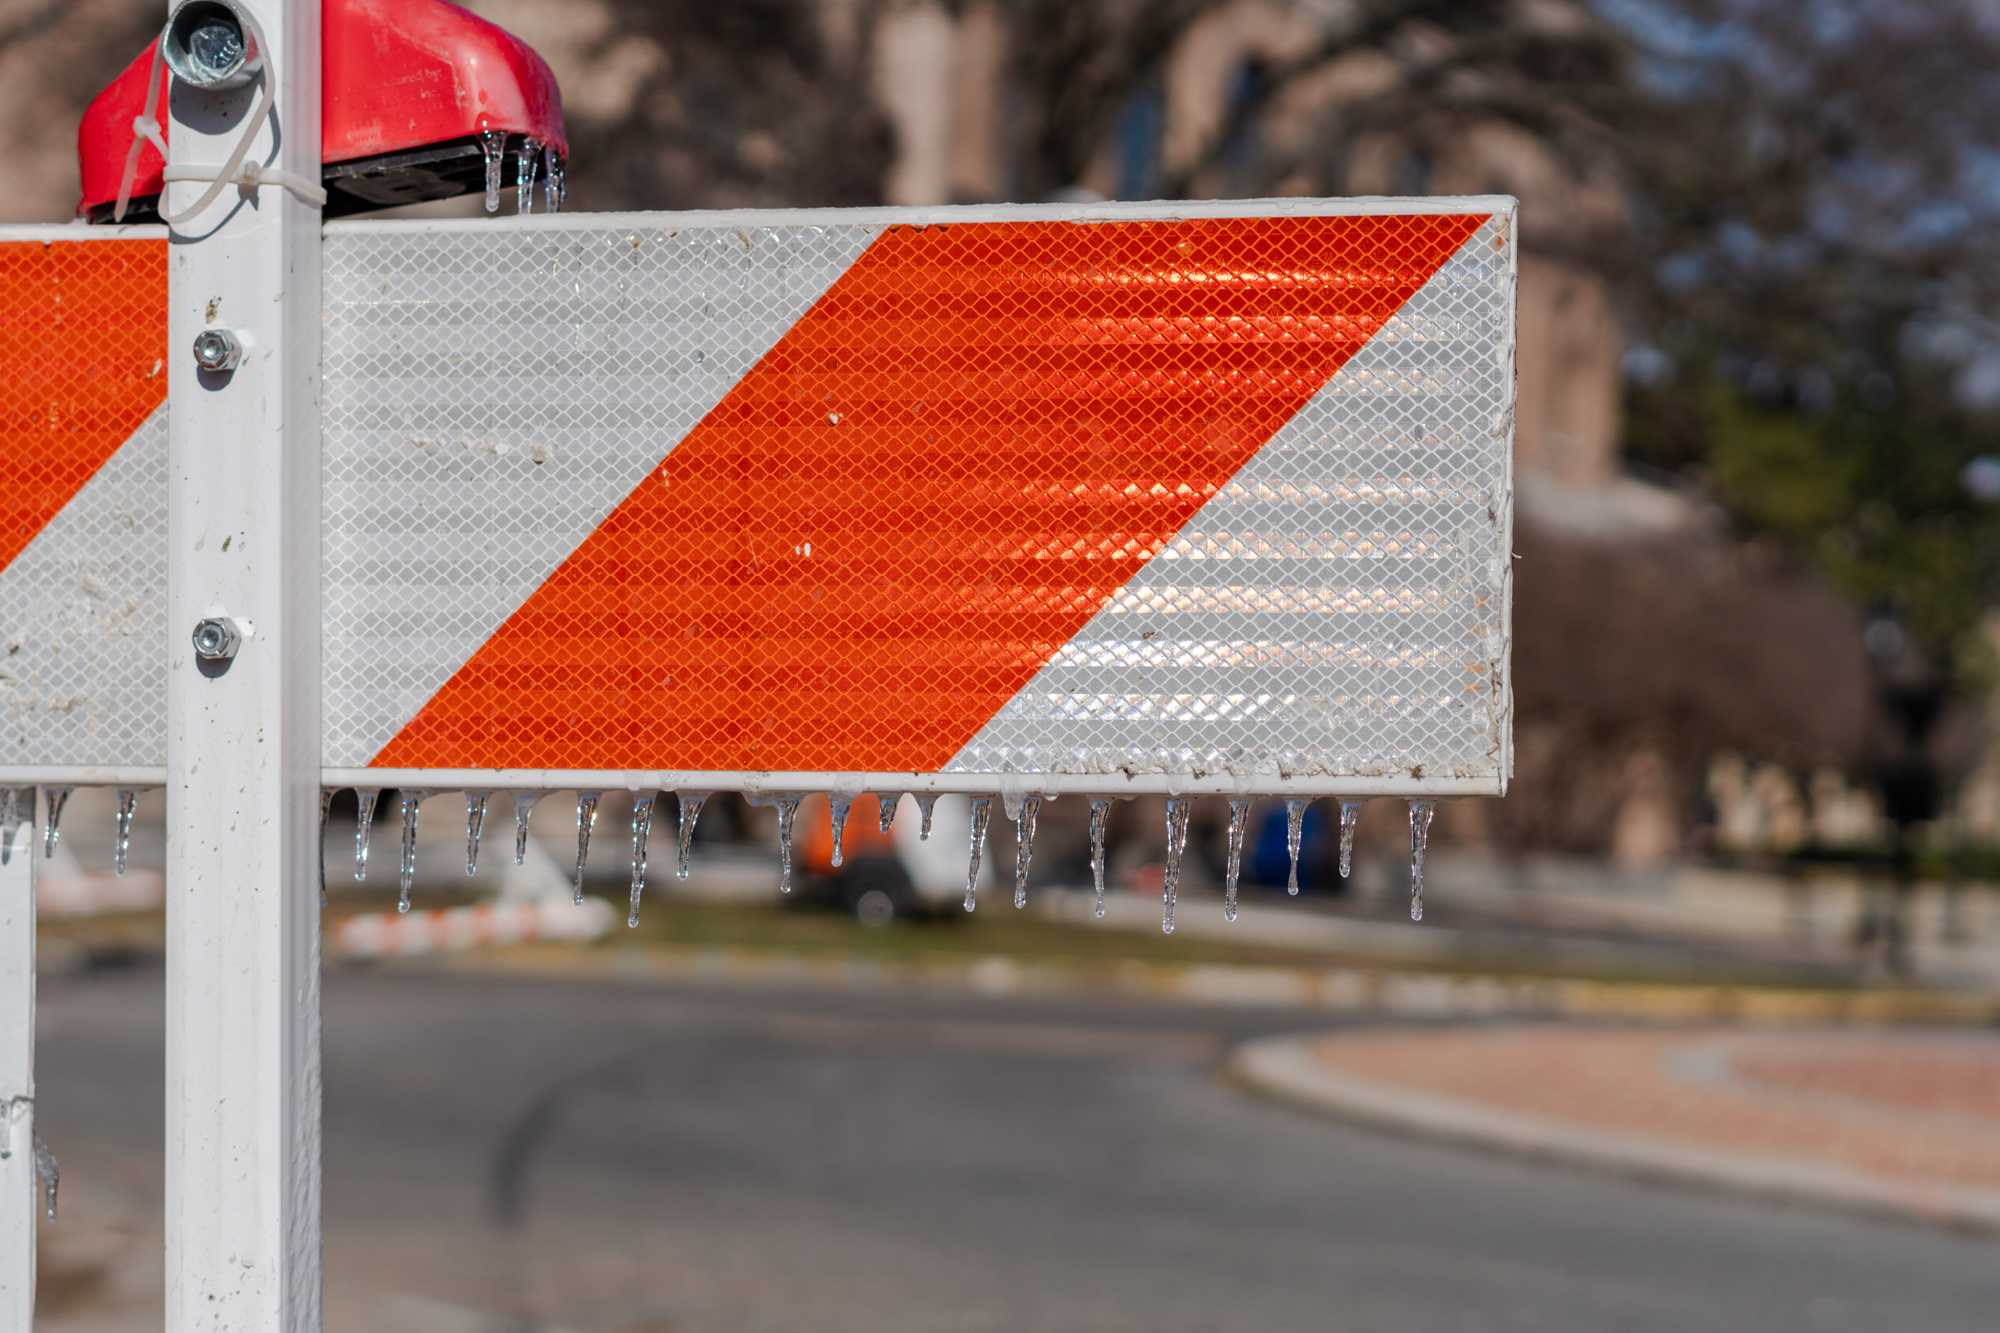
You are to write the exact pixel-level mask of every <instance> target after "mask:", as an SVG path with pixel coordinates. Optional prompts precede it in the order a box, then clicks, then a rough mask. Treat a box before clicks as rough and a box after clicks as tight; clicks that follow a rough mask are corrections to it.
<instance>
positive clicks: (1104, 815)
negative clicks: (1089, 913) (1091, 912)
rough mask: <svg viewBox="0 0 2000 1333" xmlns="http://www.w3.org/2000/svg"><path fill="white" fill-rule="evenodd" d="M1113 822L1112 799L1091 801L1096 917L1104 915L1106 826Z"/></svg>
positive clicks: (1091, 868)
mask: <svg viewBox="0 0 2000 1333" xmlns="http://www.w3.org/2000/svg"><path fill="white" fill-rule="evenodd" d="M1110 820H1111V798H1110V797H1108V796H1093V797H1091V799H1090V878H1091V880H1092V881H1093V882H1095V884H1096V885H1097V907H1096V910H1095V915H1096V916H1098V917H1099V918H1102V917H1103V915H1104V826H1105V825H1106V824H1107V823H1109V822H1110Z"/></svg>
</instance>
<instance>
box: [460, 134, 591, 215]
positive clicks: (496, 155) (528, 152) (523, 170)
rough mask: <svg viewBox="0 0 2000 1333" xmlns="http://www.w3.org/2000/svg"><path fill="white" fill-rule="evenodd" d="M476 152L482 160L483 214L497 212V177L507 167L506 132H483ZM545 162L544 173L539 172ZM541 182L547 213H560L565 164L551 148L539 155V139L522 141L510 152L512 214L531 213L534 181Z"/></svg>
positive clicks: (566, 189) (566, 177) (565, 182)
mask: <svg viewBox="0 0 2000 1333" xmlns="http://www.w3.org/2000/svg"><path fill="white" fill-rule="evenodd" d="M479 148H480V152H481V153H482V154H483V155H484V157H485V159H486V211H487V212H489V213H498V212H499V211H500V178H501V176H502V175H503V174H504V173H505V171H506V165H507V132H506V131H505V130H484V131H481V133H480V135H479ZM545 162H546V165H547V170H546V172H544V171H543V169H542V168H543V165H544V163H545ZM538 179H539V180H540V181H541V182H542V186H543V194H544V198H545V199H546V201H547V206H548V211H549V212H551V213H560V212H562V206H563V200H564V198H565V197H567V196H568V194H569V175H568V164H567V162H566V161H565V160H564V158H563V155H562V154H561V153H559V152H557V151H556V150H555V149H554V148H550V149H549V150H548V152H547V153H546V154H544V153H543V152H542V143H541V140H539V139H523V140H522V141H521V146H520V147H519V148H517V149H515V150H514V211H515V212H517V213H532V212H534V211H535V182H536V181H537V180H538Z"/></svg>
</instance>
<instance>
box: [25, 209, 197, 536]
mask: <svg viewBox="0 0 2000 1333" xmlns="http://www.w3.org/2000/svg"><path fill="white" fill-rule="evenodd" d="M0 307H4V309H5V310H6V312H7V313H6V317H5V318H4V319H0V366H4V367H5V370H4V372H0V448H4V449H5V451H6V460H7V482H6V485H5V486H0V570H4V569H6V568H7V566H8V565H10V564H12V563H13V562H14V558H15V557H16V556H18V555H20V554H21V552H22V551H23V550H24V549H26V547H27V545H28V543H29V542H31V541H33V540H34V538H35V534H36V533H38V532H40V531H41V530H42V529H43V528H44V527H46V526H47V525H48V522H49V520H50V519H52V518H54V517H55V516H56V514H57V512H58V511H60V510H61V509H62V507H63V506H64V505H66V504H68V503H69V502H70V499H71V498H72V497H73V496H75V494H76V493H77V492H78V491H79V490H81V489H83V484H84V483H85V482H87V481H89V480H90V479H91V478H92V477H93V476H95V475H97V470H98V469H99V468H101V467H103V466H104V464H105V461H106V460H107V459H109V458H110V457H111V455H112V454H114V453H116V452H117V450H118V446H119V445H121V444H123V443H125V441H126V440H127V439H128V438H130V436H131V434H132V432H133V431H135V430H137V429H138V428H139V426H140V425H141V424H142V423H143V422H144V421H145V420H146V418H147V417H149V416H151V415H152V413H153V411H154V409H155V408H157V407H159V405H160V404H161V403H162V402H164V401H166V396H167V369H166V361H165V358H166V354H167V242H166V239H165V238H164V237H160V238H157V239H155V238H148V239H144V240H128V239H119V240H107V241H7V242H0Z"/></svg>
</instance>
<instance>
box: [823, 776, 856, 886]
mask: <svg viewBox="0 0 2000 1333" xmlns="http://www.w3.org/2000/svg"><path fill="white" fill-rule="evenodd" d="M853 801H854V798H853V797H852V796H844V795H842V794H841V793H839V792H837V791H836V792H828V793H827V796H826V817H827V820H828V823H829V825H830V826H831V827H832V829H833V868H834V869H835V870H838V869H840V860H841V857H840V840H841V838H842V837H843V836H845V834H846V833H847V808H848V806H849V805H851V804H852V803H853Z"/></svg>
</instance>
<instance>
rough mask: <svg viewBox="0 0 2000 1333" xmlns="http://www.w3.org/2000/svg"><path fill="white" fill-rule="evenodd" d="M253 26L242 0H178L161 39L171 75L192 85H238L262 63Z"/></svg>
mask: <svg viewBox="0 0 2000 1333" xmlns="http://www.w3.org/2000/svg"><path fill="white" fill-rule="evenodd" d="M257 40H258V38H257V28H256V25H255V23H254V22H252V21H250V20H249V15H248V12H247V11H246V10H245V9H244V8H243V5H242V3H241V0H180V3H178V4H176V5H175V6H174V9H173V13H172V15H171V16H170V17H169V18H168V19H167V30H166V33H165V35H164V36H162V38H161V39H160V45H161V48H162V49H161V55H162V57H163V58H164V59H165V60H166V62H167V68H168V69H171V70H172V71H173V72H174V77H175V78H177V79H179V80H180V81H181V82H183V83H185V84H188V85H189V86H191V87H195V88H212V89H222V88H240V87H242V86H243V85H245V84H247V83H249V82H250V81H251V80H252V79H254V78H255V77H256V76H257V72H258V71H259V70H260V69H262V68H263V64H264V55H263V52H262V51H260V50H259V49H258V47H257Z"/></svg>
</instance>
